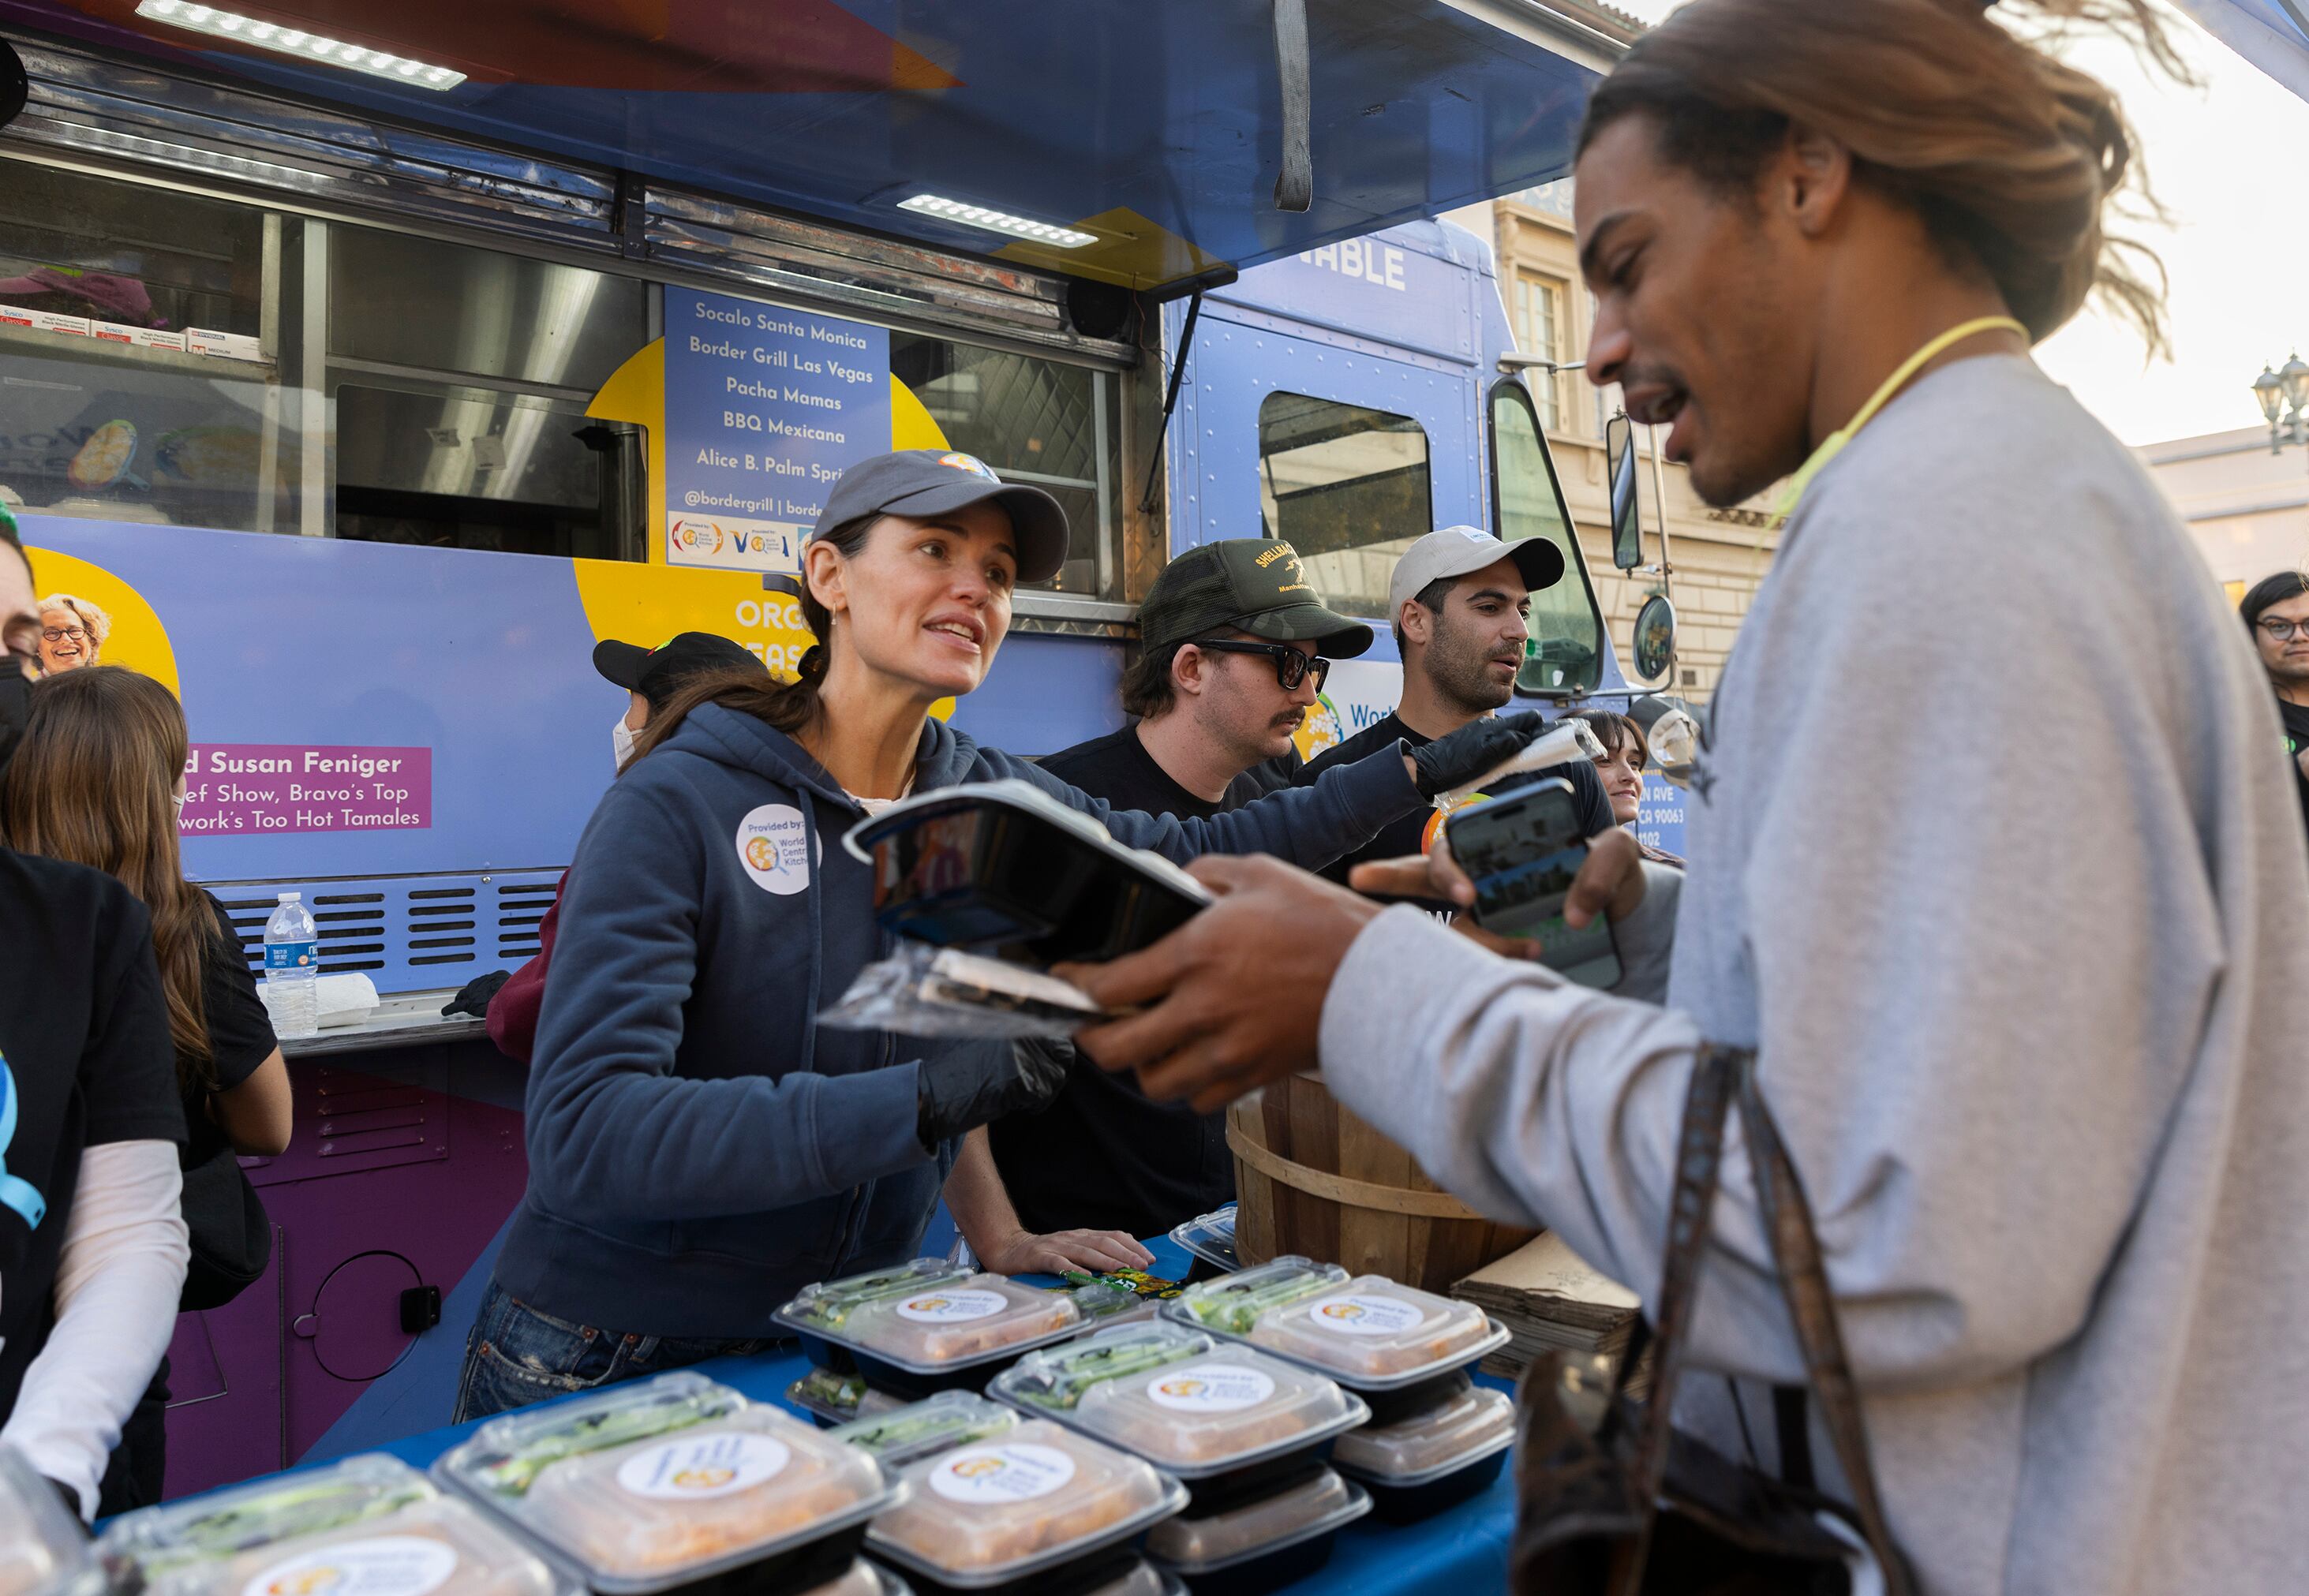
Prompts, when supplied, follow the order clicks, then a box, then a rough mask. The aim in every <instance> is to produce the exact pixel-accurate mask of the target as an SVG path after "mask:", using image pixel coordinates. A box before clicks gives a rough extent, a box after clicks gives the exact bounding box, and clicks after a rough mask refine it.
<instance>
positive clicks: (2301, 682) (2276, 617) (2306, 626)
mask: <svg viewBox="0 0 2309 1596" xmlns="http://www.w3.org/2000/svg"><path fill="white" fill-rule="evenodd" d="M2237 612H2238V613H2239V614H2240V615H2242V616H2244V624H2245V625H2246V626H2248V627H2249V628H2251V629H2252V632H2253V646H2254V647H2255V648H2257V649H2259V650H2260V651H2261V669H2263V670H2266V671H2267V672H2269V685H2270V686H2272V687H2274V688H2275V689H2277V713H2278V717H2279V720H2282V721H2283V722H2284V723H2285V749H2286V752H2287V753H2288V754H2290V755H2292V756H2293V782H2294V786H2295V787H2296V788H2297V789H2299V791H2300V796H2301V816H2302V820H2303V822H2304V823H2305V824H2309V574H2304V573H2302V572H2299V571H2280V572H2279V573H2278V574H2276V575H2274V576H2269V577H2264V578H2262V579H2261V581H2259V582H2255V583H2253V591H2250V592H2248V593H2246V594H2245V596H2244V603H2242V604H2240V605H2238V606H2237Z"/></svg>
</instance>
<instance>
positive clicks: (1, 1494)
mask: <svg viewBox="0 0 2309 1596" xmlns="http://www.w3.org/2000/svg"><path fill="white" fill-rule="evenodd" d="M104 1587H105V1578H104V1570H103V1566H102V1565H100V1564H99V1562H98V1560H97V1556H96V1549H95V1548H94V1547H92V1546H91V1545H90V1544H89V1540H88V1532H87V1531H85V1530H82V1528H81V1527H80V1521H79V1520H78V1519H75V1518H74V1516H73V1515H72V1513H71V1511H70V1510H69V1509H67V1508H66V1507H65V1504H64V1498H63V1497H59V1496H58V1495H56V1488H55V1487H54V1486H52V1485H50V1484H49V1483H48V1481H47V1480H45V1479H43V1478H41V1476H40V1474H39V1471H37V1470H35V1469H34V1468H33V1467H32V1465H31V1464H30V1462H27V1461H26V1459H25V1458H24V1455H23V1454H22V1453H20V1452H18V1451H17V1450H16V1449H15V1448H14V1447H13V1446H0V1596H98V1593H99V1592H102V1591H103V1589H104Z"/></svg>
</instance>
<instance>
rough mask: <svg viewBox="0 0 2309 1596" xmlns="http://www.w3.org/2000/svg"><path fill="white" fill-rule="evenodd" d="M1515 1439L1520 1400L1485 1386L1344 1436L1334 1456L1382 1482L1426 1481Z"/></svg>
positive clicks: (1360, 1474)
mask: <svg viewBox="0 0 2309 1596" xmlns="http://www.w3.org/2000/svg"><path fill="white" fill-rule="evenodd" d="M1514 1443H1515V1402H1514V1400H1513V1399H1512V1398H1511V1397H1509V1395H1508V1393H1506V1392H1504V1391H1493V1390H1492V1389H1491V1388H1490V1387H1488V1386H1481V1385H1479V1386H1474V1387H1473V1388H1471V1389H1469V1390H1466V1391H1461V1392H1457V1393H1454V1394H1452V1395H1450V1396H1449V1397H1446V1398H1445V1399H1444V1400H1443V1402H1440V1404H1438V1405H1437V1406H1435V1407H1433V1408H1431V1409H1429V1410H1427V1411H1425V1412H1423V1413H1414V1414H1413V1415H1412V1416H1411V1417H1410V1418H1408V1419H1401V1420H1399V1421H1397V1423H1394V1424H1389V1425H1385V1426H1377V1425H1372V1426H1366V1427H1365V1428H1362V1429H1359V1430H1356V1431H1355V1432H1353V1434H1352V1435H1345V1436H1340V1437H1339V1443H1338V1445H1336V1447H1334V1448H1333V1449H1332V1452H1331V1461H1332V1462H1334V1463H1336V1464H1337V1465H1338V1466H1339V1467H1340V1468H1342V1469H1345V1470H1348V1471H1352V1472H1353V1473H1354V1474H1355V1475H1357V1476H1358V1477H1360V1478H1362V1479H1365V1480H1373V1481H1376V1482H1379V1483H1382V1484H1387V1485H1401V1486H1414V1485H1424V1484H1426V1483H1427V1482H1428V1481H1429V1480H1434V1479H1436V1478H1438V1477H1440V1476H1441V1475H1445V1474H1449V1473H1452V1472H1455V1471H1457V1470H1460V1469H1464V1468H1466V1467H1467V1466H1468V1465H1469V1464H1471V1463H1474V1462H1481V1461H1482V1460H1483V1459H1484V1458H1487V1457H1489V1456H1491V1455H1492V1454H1493V1453H1496V1452H1502V1451H1505V1450H1506V1449H1507V1448H1508V1447H1509V1446H1510V1445H1514Z"/></svg>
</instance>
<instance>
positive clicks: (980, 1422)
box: [826, 1391, 1018, 1469]
mask: <svg viewBox="0 0 2309 1596" xmlns="http://www.w3.org/2000/svg"><path fill="white" fill-rule="evenodd" d="M1016 1428H1018V1415H1017V1414H1016V1412H1014V1411H1012V1410H1010V1409H1008V1408H1006V1407H1004V1406H1003V1405H1002V1404H1001V1403H999V1402H988V1401H987V1400H986V1399H985V1398H984V1397H982V1396H980V1395H978V1394H977V1393H975V1392H970V1391H941V1392H939V1393H938V1394H937V1395H936V1396H933V1397H926V1398H924V1399H923V1400H922V1401H921V1402H908V1403H907V1404H906V1405H905V1406H904V1407H903V1408H895V1409H893V1410H891V1411H889V1412H887V1413H878V1414H875V1415H873V1416H872V1417H870V1418H862V1419H855V1420H853V1421H852V1422H851V1423H848V1424H844V1425H839V1426H837V1427H835V1428H834V1429H832V1430H829V1431H828V1432H826V1438H827V1439H828V1440H832V1441H840V1442H842V1443H843V1444H844V1445H851V1446H855V1447H856V1448H858V1450H860V1452H863V1453H865V1454H868V1455H869V1456H870V1457H877V1458H879V1459H881V1460H882V1463H883V1466H884V1467H886V1468H891V1469H897V1468H903V1467H904V1465H906V1464H907V1463H911V1462H914V1461H915V1460H916V1459H918V1458H925V1457H929V1456H930V1455H931V1454H934V1453H939V1452H946V1451H948V1450H950V1449H951V1448H953V1447H956V1446H960V1445H964V1443H965V1442H970V1441H983V1440H985V1439H987V1438H989V1437H990V1436H1004V1435H1007V1434H1009V1432H1010V1431H1012V1430H1014V1429H1016Z"/></svg>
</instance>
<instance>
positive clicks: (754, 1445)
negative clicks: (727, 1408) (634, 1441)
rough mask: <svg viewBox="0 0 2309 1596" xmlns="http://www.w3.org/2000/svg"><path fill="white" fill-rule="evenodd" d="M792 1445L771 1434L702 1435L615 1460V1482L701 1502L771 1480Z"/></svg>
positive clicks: (640, 1493) (662, 1497) (643, 1492)
mask: <svg viewBox="0 0 2309 1596" xmlns="http://www.w3.org/2000/svg"><path fill="white" fill-rule="evenodd" d="M792 1461H793V1451H792V1449H791V1448H790V1447H789V1446H787V1445H786V1444H785V1443H784V1442H783V1441H781V1440H779V1439H778V1438H777V1437H776V1436H756V1435H748V1434H746V1433H744V1432H742V1431H741V1432H739V1433H735V1434H722V1435H719V1436H697V1437H696V1438H694V1439H690V1440H685V1441H668V1442H666V1443H665V1444H664V1445H659V1446H653V1447H650V1448H649V1449H648V1450H647V1451H645V1452H636V1453H635V1454H633V1456H631V1457H629V1458H627V1460H626V1461H625V1462H622V1463H619V1464H618V1484H619V1485H621V1486H623V1487H624V1488H626V1489H627V1490H628V1491H630V1492H632V1493H633V1494H634V1495H635V1496H636V1497H653V1498H654V1499H656V1500H658V1501H664V1502H702V1501H705V1500H708V1499H710V1498H712V1497H727V1496H731V1495H734V1494H736V1493H737V1492H739V1491H741V1490H750V1489H752V1488H754V1487H755V1486H757V1485H759V1484H761V1483H762V1482H763V1481H764V1480H774V1479H776V1478H777V1477H778V1475H779V1474H780V1473H781V1472H783V1471H784V1469H785V1466H786V1464H788V1463H789V1462H792Z"/></svg>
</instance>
